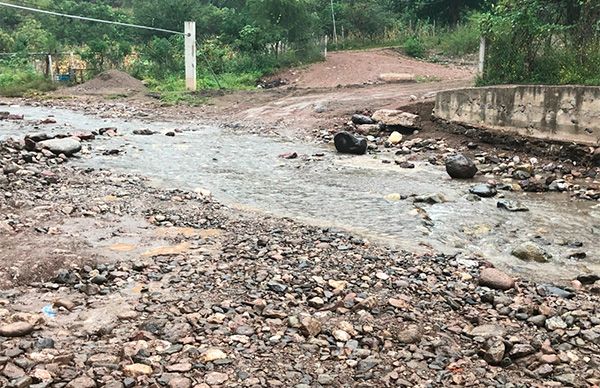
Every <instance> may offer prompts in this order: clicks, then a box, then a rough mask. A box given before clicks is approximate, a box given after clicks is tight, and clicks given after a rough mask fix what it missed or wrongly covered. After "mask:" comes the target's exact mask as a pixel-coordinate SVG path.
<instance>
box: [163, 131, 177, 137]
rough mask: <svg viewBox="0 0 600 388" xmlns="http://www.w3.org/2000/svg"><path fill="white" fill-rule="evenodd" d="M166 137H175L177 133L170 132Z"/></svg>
mask: <svg viewBox="0 0 600 388" xmlns="http://www.w3.org/2000/svg"><path fill="white" fill-rule="evenodd" d="M165 136H168V137H175V132H173V131H169V132H167V133H165Z"/></svg>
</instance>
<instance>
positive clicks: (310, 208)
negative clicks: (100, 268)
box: [0, 107, 600, 281]
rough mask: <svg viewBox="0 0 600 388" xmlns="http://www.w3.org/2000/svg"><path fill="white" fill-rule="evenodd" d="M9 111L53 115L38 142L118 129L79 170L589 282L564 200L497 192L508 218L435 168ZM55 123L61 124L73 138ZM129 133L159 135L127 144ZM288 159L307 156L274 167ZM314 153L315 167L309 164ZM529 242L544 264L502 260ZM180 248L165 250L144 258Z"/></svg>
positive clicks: (585, 225)
mask: <svg viewBox="0 0 600 388" xmlns="http://www.w3.org/2000/svg"><path fill="white" fill-rule="evenodd" d="M8 110H9V111H11V113H24V114H25V116H26V118H28V119H42V118H45V117H47V116H48V115H54V117H55V119H56V120H57V122H58V124H56V125H47V126H42V127H40V129H39V130H43V131H46V132H52V131H57V132H65V129H66V128H68V129H70V130H93V129H98V128H101V127H108V126H110V127H117V128H118V130H119V133H120V134H122V135H123V136H120V137H117V138H108V137H99V138H98V139H97V140H95V141H93V142H91V143H89V144H90V146H91V147H92V149H93V151H94V152H93V156H92V155H84V156H82V157H81V158H80V159H78V160H74V161H73V163H77V164H80V165H83V166H89V167H95V168H106V169H114V170H117V171H127V172H137V173H141V174H143V175H145V176H147V177H149V178H150V179H152V181H153V182H156V183H157V184H159V185H161V186H163V187H179V188H184V189H189V190H194V189H196V188H198V187H202V188H205V189H208V190H210V191H211V192H212V193H213V195H214V196H215V198H216V199H217V200H219V201H221V202H224V203H227V204H230V205H232V206H235V207H238V208H246V209H257V210H260V211H263V212H267V213H270V214H273V215H276V216H286V217H292V218H296V219H299V220H302V221H305V222H309V223H313V224H316V225H321V226H334V227H339V228H344V229H348V230H352V231H354V232H357V233H359V234H362V235H364V236H366V237H368V238H370V239H372V240H377V241H383V242H385V243H387V244H391V245H394V246H396V247H398V248H401V249H406V250H409V251H419V252H421V251H424V250H427V249H431V248H433V249H436V250H439V251H442V252H445V253H449V254H460V255H463V256H464V257H468V256H473V255H475V256H480V257H482V258H485V259H487V260H489V261H491V262H494V263H496V264H497V265H500V266H501V267H505V268H506V267H509V268H510V269H511V270H512V271H516V272H518V273H521V274H523V275H527V276H529V277H532V278H535V279H536V280H542V281H549V280H554V281H566V280H569V279H572V278H573V277H575V276H577V275H578V274H580V273H581V272H586V271H591V272H596V273H600V249H598V247H597V240H598V236H599V235H600V205H599V204H598V203H594V202H585V201H572V200H571V199H570V197H569V196H568V195H567V194H557V193H547V194H543V195H540V194H531V193H505V195H506V198H507V199H513V200H518V201H520V202H521V203H523V204H524V205H525V206H527V207H528V208H529V209H530V211H529V212H523V213H511V212H507V211H503V210H501V209H498V208H497V205H496V204H497V200H496V199H483V200H482V201H480V202H470V201H468V200H467V199H466V193H467V192H468V188H469V187H470V186H471V185H472V182H471V183H470V182H460V181H453V180H451V179H450V178H449V177H448V176H447V175H446V173H445V171H444V170H443V167H442V166H432V165H429V164H427V163H416V164H417V165H416V168H415V169H409V170H407V169H399V168H397V167H396V166H394V165H385V164H382V163H381V161H380V160H378V159H376V158H373V157H371V156H359V157H355V156H345V155H338V154H336V153H335V152H333V150H332V149H330V148H326V147H320V146H316V145H311V144H302V143H292V142H288V141H283V140H277V139H273V138H265V137H260V136H256V135H241V134H233V133H230V132H228V131H225V130H222V129H219V128H215V127H206V126H202V125H194V124H190V123H188V124H182V123H178V124H173V123H159V122H153V123H151V124H148V123H142V122H136V121H120V120H112V119H98V118H95V117H93V116H86V115H83V114H79V113H75V112H71V111H66V110H58V109H56V110H55V109H42V108H31V107H22V108H18V109H17V108H15V109H12V108H11V109H8ZM61 123H71V124H72V125H73V126H75V128H74V127H71V126H65V125H64V124H61ZM174 127H177V128H181V129H183V130H184V132H183V133H181V134H177V136H175V137H166V136H164V135H163V133H165V132H167V131H169V130H172V128H174ZM140 128H149V129H153V130H157V131H160V132H161V134H157V135H154V136H135V135H132V134H131V132H132V131H133V130H134V129H140ZM39 130H34V129H32V128H31V126H29V127H28V125H27V123H19V122H0V139H1V138H3V137H7V136H18V137H22V136H24V135H25V134H26V133H27V132H30V131H39ZM112 148H121V149H124V150H125V153H124V154H123V155H120V156H117V157H115V156H98V155H96V153H101V152H102V150H107V149H112ZM290 151H295V152H297V153H298V154H301V155H306V157H302V156H301V157H300V158H299V159H295V160H282V159H280V158H278V155H280V154H282V153H284V152H290ZM316 153H325V156H324V157H321V158H316V157H310V155H315V154H316ZM392 193H397V194H400V195H405V196H411V195H428V194H442V195H443V196H444V197H445V198H447V200H448V201H447V202H445V203H441V204H435V205H425V204H418V206H416V205H417V204H413V202H412V200H410V199H409V200H396V201H390V200H386V199H385V197H386V196H387V195H389V194H392ZM104 200H106V201H110V200H117V198H110V199H108V198H105V199H104ZM425 219H430V220H431V223H432V224H433V226H427V225H425V223H424V220H425ZM159 233H163V232H162V231H161V232H159ZM164 233H165V235H163V237H165V238H167V237H172V235H171V233H176V234H183V235H184V236H186V233H191V234H192V235H195V233H198V235H199V236H200V237H201V238H207V237H210V236H211V235H210V233H218V232H214V231H211V232H209V231H191V230H176V229H175V230H172V231H168V232H164ZM203 233H204V235H203ZM207 233H208V234H207ZM528 240H535V241H538V242H539V243H540V244H541V245H543V246H544V248H545V249H546V250H548V251H549V252H550V253H551V254H552V255H553V259H552V261H551V262H550V263H546V264H538V263H525V262H521V261H519V260H517V259H515V258H514V257H512V256H511V255H510V252H511V250H512V248H513V247H514V246H516V245H518V244H519V243H520V242H523V241H528ZM120 242H121V243H124V244H126V243H129V241H120ZM567 242H581V243H582V244H583V247H582V248H580V249H572V248H569V247H568V246H566V245H561V244H562V243H567ZM131 243H133V244H135V242H131ZM188 248H189V247H187V248H186V247H183V246H170V245H165V246H164V247H162V248H155V249H156V251H153V250H148V252H146V253H148V254H154V253H153V252H158V249H164V250H165V252H177V251H178V250H180V249H182V250H186V249H188ZM577 251H585V252H586V253H587V257H586V258H585V259H582V260H572V259H569V258H568V257H569V256H570V255H571V254H572V253H575V252H577Z"/></svg>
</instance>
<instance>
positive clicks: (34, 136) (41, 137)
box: [25, 132, 54, 143]
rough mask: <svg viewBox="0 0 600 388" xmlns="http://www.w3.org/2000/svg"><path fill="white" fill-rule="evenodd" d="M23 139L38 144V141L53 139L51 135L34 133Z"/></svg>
mask: <svg viewBox="0 0 600 388" xmlns="http://www.w3.org/2000/svg"><path fill="white" fill-rule="evenodd" d="M25 139H30V140H32V141H33V142H35V143H38V142H40V141H44V140H50V139H54V136H53V135H49V134H47V133H44V132H36V133H29V134H27V135H26V136H25Z"/></svg>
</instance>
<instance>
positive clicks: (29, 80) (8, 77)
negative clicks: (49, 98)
mask: <svg viewBox="0 0 600 388" xmlns="http://www.w3.org/2000/svg"><path fill="white" fill-rule="evenodd" d="M55 88H56V87H55V85H54V84H53V83H51V82H50V81H49V80H48V79H47V78H46V77H44V76H43V75H41V74H39V73H37V72H36V71H35V70H34V69H33V67H31V66H29V65H28V64H26V63H24V62H22V61H15V60H12V61H4V62H3V63H0V95H4V96H7V97H21V96H25V95H28V94H33V93H36V92H47V91H50V90H54V89H55Z"/></svg>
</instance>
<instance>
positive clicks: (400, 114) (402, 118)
mask: <svg viewBox="0 0 600 388" xmlns="http://www.w3.org/2000/svg"><path fill="white" fill-rule="evenodd" d="M373 120H375V121H377V122H378V123H381V124H383V125H386V126H388V127H407V128H416V127H417V126H418V124H419V116H418V115H415V114H412V113H408V112H404V111H401V110H393V109H381V110H378V111H377V112H375V113H373Z"/></svg>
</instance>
